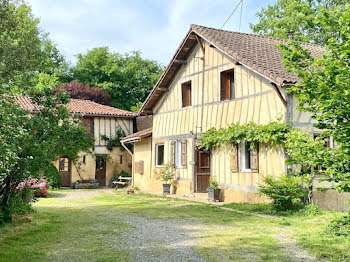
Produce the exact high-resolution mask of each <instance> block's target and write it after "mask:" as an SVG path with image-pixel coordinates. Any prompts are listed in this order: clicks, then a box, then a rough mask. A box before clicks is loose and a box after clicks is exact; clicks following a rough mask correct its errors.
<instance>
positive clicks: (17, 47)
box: [0, 0, 68, 93]
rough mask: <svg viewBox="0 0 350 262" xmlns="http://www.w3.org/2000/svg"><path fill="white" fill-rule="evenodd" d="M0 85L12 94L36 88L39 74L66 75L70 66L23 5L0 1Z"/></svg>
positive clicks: (20, 2) (27, 7)
mask: <svg viewBox="0 0 350 262" xmlns="http://www.w3.org/2000/svg"><path fill="white" fill-rule="evenodd" d="M0 21H1V23H0V61H1V62H0V85H1V86H2V87H3V88H4V87H5V86H11V89H10V90H11V92H13V93H25V92H27V91H28V90H29V89H30V88H33V87H35V86H36V84H37V83H38V81H39V74H48V75H52V74H57V75H61V74H64V71H65V70H67V66H68V65H67V62H66V61H65V58H64V57H63V56H62V55H61V54H60V52H59V51H58V49H57V47H56V46H55V45H54V44H53V42H52V41H51V40H50V39H49V37H48V34H47V33H45V32H43V31H42V30H41V29H40V27H39V19H37V18H35V17H34V16H33V15H32V13H31V8H30V6H29V5H27V4H26V3H25V2H24V1H11V0H0Z"/></svg>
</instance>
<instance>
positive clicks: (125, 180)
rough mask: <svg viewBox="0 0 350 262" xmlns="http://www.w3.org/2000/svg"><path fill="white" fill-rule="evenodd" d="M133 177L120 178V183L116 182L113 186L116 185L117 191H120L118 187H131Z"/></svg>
mask: <svg viewBox="0 0 350 262" xmlns="http://www.w3.org/2000/svg"><path fill="white" fill-rule="evenodd" d="M131 180H132V178H131V177H122V176H120V177H118V181H114V182H113V184H114V185H115V189H118V186H120V187H125V188H127V187H129V186H130V184H131Z"/></svg>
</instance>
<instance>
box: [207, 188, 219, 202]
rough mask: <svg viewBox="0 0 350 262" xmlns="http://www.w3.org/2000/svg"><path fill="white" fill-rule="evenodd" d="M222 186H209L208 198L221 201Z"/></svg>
mask: <svg viewBox="0 0 350 262" xmlns="http://www.w3.org/2000/svg"><path fill="white" fill-rule="evenodd" d="M220 191H221V189H220V188H217V189H213V188H207V192H208V200H209V201H220Z"/></svg>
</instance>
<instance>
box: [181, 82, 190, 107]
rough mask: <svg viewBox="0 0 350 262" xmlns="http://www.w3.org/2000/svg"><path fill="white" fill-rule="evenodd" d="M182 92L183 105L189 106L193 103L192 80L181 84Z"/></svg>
mask: <svg viewBox="0 0 350 262" xmlns="http://www.w3.org/2000/svg"><path fill="white" fill-rule="evenodd" d="M181 92H182V107H187V106H191V105H192V101H191V81H188V82H186V83H183V84H181Z"/></svg>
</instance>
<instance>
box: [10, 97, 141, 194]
mask: <svg viewBox="0 0 350 262" xmlns="http://www.w3.org/2000/svg"><path fill="white" fill-rule="evenodd" d="M16 99H17V102H18V103H19V104H20V106H22V108H24V109H27V110H31V111H33V110H35V105H33V104H32V102H31V100H30V98H29V97H27V96H18V97H17V98H16ZM68 107H69V110H70V113H71V114H78V115H81V116H82V121H83V124H84V126H85V128H86V129H87V130H89V131H90V132H91V134H92V135H93V136H94V138H95V142H94V147H93V149H92V151H93V153H92V154H88V153H85V152H81V153H80V157H79V159H78V160H77V161H72V160H71V159H68V158H67V157H65V156H60V158H59V160H58V161H56V162H55V163H54V165H55V166H56V168H57V169H58V171H59V173H60V174H61V176H62V186H64V187H71V186H72V185H73V184H74V183H75V182H76V181H78V180H88V179H96V180H97V181H98V182H99V185H101V186H108V183H109V180H110V178H111V177H113V175H117V174H119V173H120V172H121V171H124V172H127V173H129V174H131V156H130V155H129V154H128V153H127V151H125V150H122V149H121V148H119V147H114V148H112V149H108V148H107V147H106V145H107V141H105V140H104V139H103V138H105V137H107V138H113V137H114V136H115V135H116V132H118V130H122V131H123V132H124V133H125V135H129V134H132V133H133V132H134V122H135V116H134V113H133V112H129V111H125V110H121V109H118V108H114V107H110V106H105V105H101V104H98V103H95V102H93V101H90V100H80V99H71V100H70V102H69V105H68Z"/></svg>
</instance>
